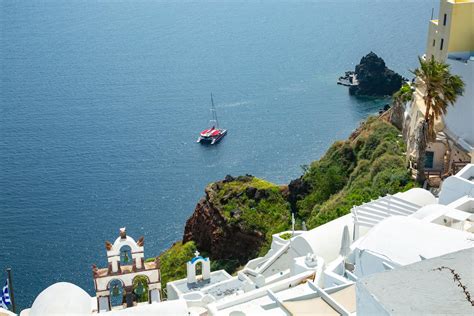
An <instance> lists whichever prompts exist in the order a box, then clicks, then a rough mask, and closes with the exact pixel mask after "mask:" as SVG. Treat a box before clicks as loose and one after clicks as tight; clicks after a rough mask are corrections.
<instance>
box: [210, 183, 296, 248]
mask: <svg viewBox="0 0 474 316" xmlns="http://www.w3.org/2000/svg"><path fill="white" fill-rule="evenodd" d="M217 198H218V200H217V201H216V200H214V205H216V204H217V205H218V207H219V209H220V210H221V212H222V215H223V216H224V218H225V219H226V220H227V223H228V224H230V225H233V224H234V225H238V226H239V228H240V230H241V231H243V232H259V233H261V234H263V235H264V236H265V242H264V244H263V245H262V248H261V250H260V252H259V255H264V254H265V253H266V251H267V250H268V249H269V247H270V242H271V236H272V235H273V234H275V233H278V232H280V231H283V230H285V229H288V228H289V226H290V206H289V204H288V201H286V199H285V198H284V196H283V194H282V192H281V189H280V187H279V186H277V185H275V184H273V183H271V182H268V181H265V180H262V179H258V178H255V177H252V176H244V177H238V178H236V179H235V180H234V181H228V182H223V183H222V186H221V187H220V188H219V191H218V193H217Z"/></svg>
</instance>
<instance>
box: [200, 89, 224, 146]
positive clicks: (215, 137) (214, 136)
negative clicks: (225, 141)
mask: <svg viewBox="0 0 474 316" xmlns="http://www.w3.org/2000/svg"><path fill="white" fill-rule="evenodd" d="M226 134H227V130H226V129H223V128H220V127H219V120H218V119H217V112H216V107H215V105H214V97H213V96H212V93H211V119H210V121H209V128H208V129H205V130H203V131H202V132H201V133H200V134H199V138H198V139H197V142H198V143H201V144H211V145H214V144H217V143H218V142H219V141H220V140H221V139H222V138H223V137H224V136H225V135H226Z"/></svg>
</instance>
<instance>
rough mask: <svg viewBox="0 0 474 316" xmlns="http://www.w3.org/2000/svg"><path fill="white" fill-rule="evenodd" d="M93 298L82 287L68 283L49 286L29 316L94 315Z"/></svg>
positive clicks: (35, 302)
mask: <svg viewBox="0 0 474 316" xmlns="http://www.w3.org/2000/svg"><path fill="white" fill-rule="evenodd" d="M91 306H92V305H91V297H90V296H89V294H87V293H86V291H84V290H83V289H81V288H80V287H78V286H76V285H74V284H72V283H67V282H59V283H55V284H53V285H51V286H49V287H48V288H47V289H45V290H44V291H43V292H41V293H40V295H38V297H37V298H36V299H35V301H34V302H33V306H31V309H30V313H29V316H44V315H51V316H55V315H74V316H85V315H88V316H90V315H91V314H92V307H91Z"/></svg>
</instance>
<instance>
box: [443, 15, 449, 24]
mask: <svg viewBox="0 0 474 316" xmlns="http://www.w3.org/2000/svg"><path fill="white" fill-rule="evenodd" d="M447 19H448V15H447V14H445V15H444V19H443V25H446V20H447Z"/></svg>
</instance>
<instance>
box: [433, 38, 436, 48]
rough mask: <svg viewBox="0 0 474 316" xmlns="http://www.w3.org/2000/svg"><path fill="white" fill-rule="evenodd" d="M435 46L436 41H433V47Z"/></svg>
mask: <svg viewBox="0 0 474 316" xmlns="http://www.w3.org/2000/svg"><path fill="white" fill-rule="evenodd" d="M435 45H436V40H435V39H433V47H435Z"/></svg>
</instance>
